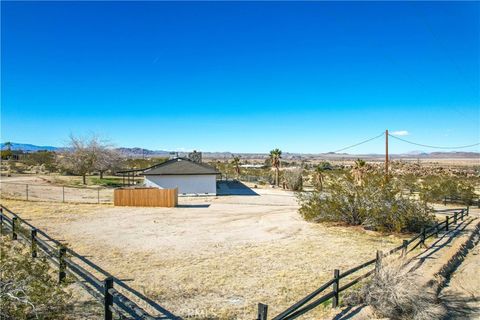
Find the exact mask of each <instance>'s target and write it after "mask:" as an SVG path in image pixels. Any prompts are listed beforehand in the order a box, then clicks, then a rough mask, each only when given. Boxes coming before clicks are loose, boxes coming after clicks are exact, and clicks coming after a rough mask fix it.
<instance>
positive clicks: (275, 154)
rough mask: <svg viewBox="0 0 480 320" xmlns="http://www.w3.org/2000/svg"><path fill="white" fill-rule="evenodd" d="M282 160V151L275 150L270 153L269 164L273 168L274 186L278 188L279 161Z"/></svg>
mask: <svg viewBox="0 0 480 320" xmlns="http://www.w3.org/2000/svg"><path fill="white" fill-rule="evenodd" d="M281 158H282V150H280V149H278V148H276V149H273V150H272V151H270V164H271V165H272V167H274V168H275V184H276V185H277V186H279V182H278V174H279V172H280V159H281Z"/></svg>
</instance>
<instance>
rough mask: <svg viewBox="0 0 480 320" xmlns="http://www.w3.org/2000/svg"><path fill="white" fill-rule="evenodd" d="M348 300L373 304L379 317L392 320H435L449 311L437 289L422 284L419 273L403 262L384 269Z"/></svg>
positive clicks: (352, 303) (350, 302) (346, 297)
mask: <svg viewBox="0 0 480 320" xmlns="http://www.w3.org/2000/svg"><path fill="white" fill-rule="evenodd" d="M344 303H345V304H347V305H359V304H366V305H369V306H371V307H372V308H373V309H374V312H375V313H376V315H377V316H378V317H385V318H389V319H392V320H407V319H409V320H410V319H415V320H435V319H442V318H443V315H444V314H445V309H444V307H443V306H442V305H441V304H440V303H439V302H438V301H437V297H436V295H435V292H434V290H429V289H428V288H426V287H423V286H421V285H419V281H418V275H416V274H415V273H412V272H410V273H409V272H408V270H407V268H404V267H402V264H400V263H392V264H390V265H388V266H385V267H382V268H380V270H379V271H378V272H377V273H376V274H375V275H374V276H373V278H372V279H371V280H370V281H369V282H367V283H366V284H365V285H364V286H363V287H361V288H360V289H359V290H357V291H353V292H350V293H348V294H347V295H346V296H345V298H344Z"/></svg>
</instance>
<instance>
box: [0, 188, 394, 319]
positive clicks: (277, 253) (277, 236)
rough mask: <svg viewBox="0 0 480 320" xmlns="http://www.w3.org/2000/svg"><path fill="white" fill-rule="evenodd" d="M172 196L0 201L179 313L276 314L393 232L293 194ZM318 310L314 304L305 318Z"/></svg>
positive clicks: (386, 244) (387, 243) (384, 245)
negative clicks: (333, 216)
mask: <svg viewBox="0 0 480 320" xmlns="http://www.w3.org/2000/svg"><path fill="white" fill-rule="evenodd" d="M255 191H256V192H257V194H258V195H252V196H218V197H198V198H180V201H179V202H180V206H179V207H177V208H130V207H114V206H112V205H108V204H100V205H98V204H79V203H77V204H67V203H65V204H62V203H57V202H35V201H20V200H7V199H2V204H3V205H5V206H6V207H8V208H10V209H11V210H13V211H15V212H17V213H19V214H20V215H21V216H22V217H23V218H26V219H29V221H30V222H31V223H32V224H34V225H36V226H38V227H39V228H41V229H43V230H44V231H46V232H47V233H49V234H50V235H51V236H53V237H55V238H57V239H61V240H65V241H66V242H67V243H68V246H69V247H70V248H72V249H74V250H75V251H77V252H78V253H80V254H83V255H87V256H88V257H89V258H90V259H91V260H92V261H93V262H95V263H97V264H98V265H100V266H101V267H103V268H104V269H106V270H107V271H108V272H110V273H112V274H114V275H115V276H117V277H119V278H123V279H131V281H129V282H128V284H129V285H130V286H132V287H134V288H136V289H138V290H140V291H143V292H144V293H146V294H147V295H148V296H149V297H151V298H153V299H154V300H155V301H157V302H158V303H160V304H161V305H162V306H164V307H165V308H167V309H168V310H170V311H171V312H173V313H175V314H177V315H180V316H182V317H188V316H192V317H220V318H240V319H250V318H252V317H254V316H255V313H256V305H257V303H258V302H262V303H267V304H268V305H269V314H271V315H274V314H276V313H279V312H280V311H282V310H283V309H285V308H286V307H288V306H290V305H291V304H292V303H294V302H296V300H298V299H300V298H302V297H303V296H304V295H306V294H308V293H309V292H310V291H312V290H314V289H315V288H316V287H318V286H319V285H320V284H322V282H324V281H326V280H327V279H328V278H330V277H331V275H332V273H333V269H335V268H339V269H340V270H346V269H348V268H350V267H353V266H355V265H357V264H359V263H360V262H364V261H366V260H368V259H370V258H373V257H374V256H375V250H377V249H388V248H391V247H394V246H396V245H399V244H400V243H401V238H399V237H397V236H393V235H391V236H384V235H381V234H378V233H375V232H370V231H364V230H362V229H360V228H358V229H357V228H351V227H350V228H346V227H343V226H334V225H330V226H325V225H320V224H311V223H307V222H305V221H303V220H302V218H301V217H300V216H299V215H298V213H297V203H296V200H295V196H294V194H293V193H291V192H287V191H283V190H277V189H256V190H255ZM320 313H322V308H319V309H318V310H317V311H316V313H311V314H310V316H311V317H317V316H319V315H320Z"/></svg>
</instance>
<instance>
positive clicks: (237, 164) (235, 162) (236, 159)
mask: <svg viewBox="0 0 480 320" xmlns="http://www.w3.org/2000/svg"><path fill="white" fill-rule="evenodd" d="M232 164H233V166H234V167H235V173H236V174H237V178H238V176H239V175H240V157H239V156H233V160H232Z"/></svg>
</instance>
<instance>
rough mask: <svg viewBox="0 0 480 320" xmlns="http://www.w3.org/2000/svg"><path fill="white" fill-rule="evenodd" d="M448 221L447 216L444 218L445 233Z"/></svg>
mask: <svg viewBox="0 0 480 320" xmlns="http://www.w3.org/2000/svg"><path fill="white" fill-rule="evenodd" d="M448 219H450V217H449V216H446V217H445V231H448Z"/></svg>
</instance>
